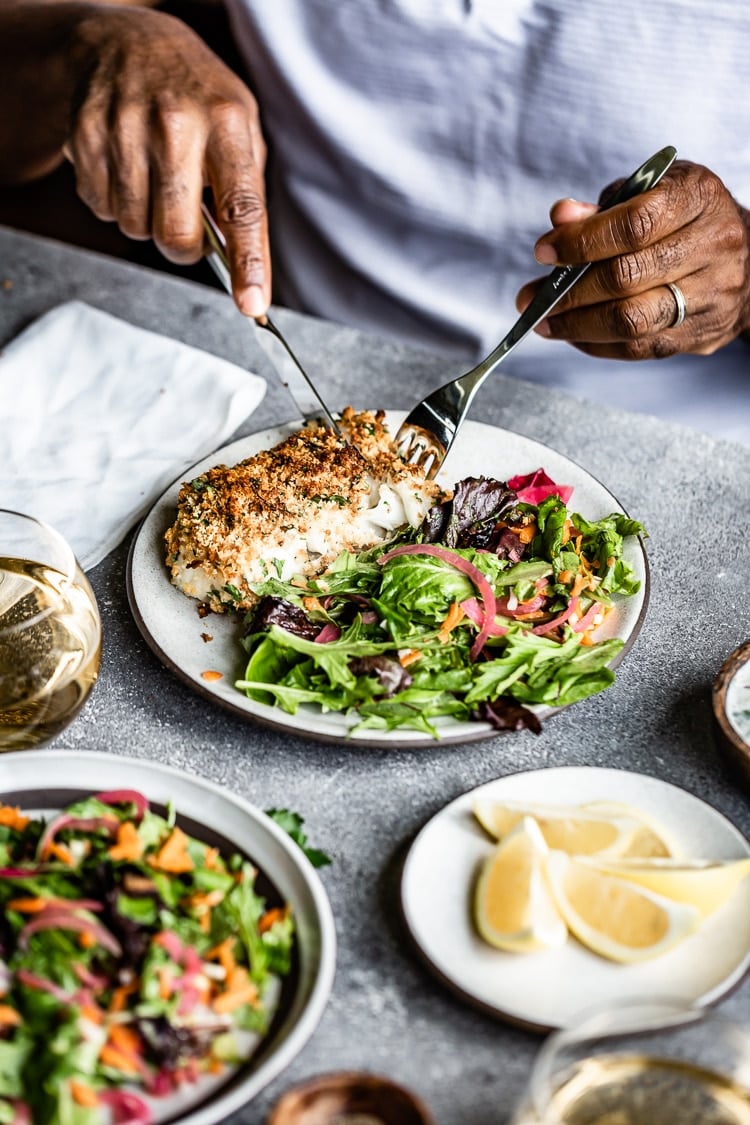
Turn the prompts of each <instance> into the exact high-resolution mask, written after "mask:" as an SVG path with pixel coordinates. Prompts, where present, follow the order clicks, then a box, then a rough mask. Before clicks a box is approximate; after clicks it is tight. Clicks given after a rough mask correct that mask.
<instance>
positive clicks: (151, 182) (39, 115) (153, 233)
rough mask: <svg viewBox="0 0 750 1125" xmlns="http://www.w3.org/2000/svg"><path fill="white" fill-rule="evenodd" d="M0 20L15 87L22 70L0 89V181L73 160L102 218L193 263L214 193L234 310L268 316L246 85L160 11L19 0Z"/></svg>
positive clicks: (260, 200)
mask: <svg viewBox="0 0 750 1125" xmlns="http://www.w3.org/2000/svg"><path fill="white" fill-rule="evenodd" d="M0 21H2V22H0V33H2V32H3V31H4V30H7V34H6V36H5V42H6V45H7V53H8V60H7V61H8V66H7V67H5V70H6V78H7V71H8V69H10V70H12V71H14V73H13V74H11V76H10V78H8V80H7V81H6V82H3V81H2V80H0V117H2V116H3V114H2V108H3V104H4V98H5V100H7V101H8V102H9V103H10V106H9V112H8V116H7V117H6V118H5V122H6V124H5V125H4V126H2V125H0V174H2V172H3V169H4V168H6V169H7V170H8V171H7V172H6V177H7V176H8V175H10V176H12V175H13V172H14V168H15V170H16V174H17V175H18V176H23V175H27V176H28V175H30V174H34V172H33V169H34V168H35V167H36V168H39V169H43V168H44V167H45V166H47V167H48V166H50V164H51V163H53V162H54V159H55V158H57V159H59V158H60V154H61V153H62V152H64V153H65V155H66V156H67V157H68V159H69V160H71V161H72V163H73V165H74V167H75V174H76V184H77V189H78V193H79V195H80V196H81V198H82V199H83V200H84V202H85V203H87V204H88V206H89V207H90V208H91V210H92V211H93V212H94V214H95V215H97V216H98V217H99V218H100V219H104V220H113V221H115V222H116V223H117V224H118V225H119V227H120V229H121V230H122V231H123V232H124V233H125V234H126V235H129V236H130V237H131V238H136V239H147V238H153V239H154V241H155V243H156V245H157V246H158V247H159V249H160V250H161V251H162V252H163V253H164V254H165V255H166V257H167V258H169V259H170V260H171V261H174V262H178V263H186V264H187V263H190V262H195V261H197V260H198V259H199V258H200V257H201V255H202V254H203V251H204V237H203V226H202V220H201V211H200V204H201V199H202V194H203V190H204V188H205V187H210V188H211V189H212V193H213V198H214V205H215V210H216V215H217V218H218V221H219V225H220V226H221V228H222V230H223V232H224V235H225V237H226V241H227V256H228V259H229V264H230V269H231V273H232V280H233V287H234V296H235V300H236V302H237V304H238V306H239V307H240V309H241V310H242V311H243V312H244V313H246V314H247V315H249V316H260V315H262V314H263V313H264V312H265V311H266V309H267V307H268V304H269V302H270V296H271V269H270V255H269V248H268V232H267V224H266V208H265V193H264V165H265V145H264V141H263V137H262V134H261V130H260V125H259V120H258V109H257V105H256V103H255V99H254V98H253V96H252V94H251V93H250V91H249V90H248V88H247V87H246V86H245V85H244V83H243V82H242V81H241V80H240V79H239V78H238V77H237V76H236V75H235V74H234V73H233V71H232V70H230V69H229V67H227V66H225V64H224V63H223V62H221V60H220V59H219V58H217V56H216V55H214V54H213V52H212V51H211V50H209V48H208V47H207V46H206V44H205V43H204V42H203V41H202V40H201V39H200V38H199V36H197V35H196V34H195V33H194V32H193V31H192V30H190V28H188V27H187V26H186V25H185V24H184V23H182V22H181V21H180V20H177V19H175V18H173V17H171V16H168V15H166V14H164V13H161V12H155V11H151V10H148V9H142V8H131V7H119V6H112V5H109V4H101V3H100V4H91V3H76V2H69V3H65V2H63V3H50V2H49V0H48V2H47V3H45V2H44V0H10V5H9V8H8V9H6V12H5V14H2V13H0ZM2 38H3V36H2V34H0V40H1V39H2ZM0 53H2V51H0ZM24 57H25V61H24ZM14 60H17V61H14ZM45 64H46V65H45ZM11 79H13V81H11ZM37 88H38V89H39V92H38V93H37ZM14 122H18V124H16V125H14V124H13V123H14ZM6 134H7V135H6Z"/></svg>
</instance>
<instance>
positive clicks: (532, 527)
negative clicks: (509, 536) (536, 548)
mask: <svg viewBox="0 0 750 1125" xmlns="http://www.w3.org/2000/svg"><path fill="white" fill-rule="evenodd" d="M536 533H537V526H536V524H535V523H527V524H525V525H524V526H523V527H522V528H521V529H520V531H519V532H518V538H519V539H520V540H521V542H522V543H530V542H531V540H532V539H533V538H534V536H535V535H536Z"/></svg>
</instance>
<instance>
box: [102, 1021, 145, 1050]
mask: <svg viewBox="0 0 750 1125" xmlns="http://www.w3.org/2000/svg"><path fill="white" fill-rule="evenodd" d="M109 1041H110V1043H111V1044H112V1046H113V1047H118V1048H119V1050H121V1051H127V1052H128V1053H129V1054H133V1055H135V1054H140V1052H141V1041H140V1038H139V1037H138V1032H137V1031H133V1029H132V1027H127V1026H126V1025H125V1024H124V1023H113V1024H112V1025H111V1026H110V1029H109Z"/></svg>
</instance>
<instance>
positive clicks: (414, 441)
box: [396, 418, 446, 480]
mask: <svg viewBox="0 0 750 1125" xmlns="http://www.w3.org/2000/svg"><path fill="white" fill-rule="evenodd" d="M396 448H397V451H398V455H399V457H400V458H401V460H402V461H405V462H406V463H407V464H408V465H415V466H417V467H418V468H419V469H421V471H422V472H423V473H424V475H425V477H426V478H427V479H428V480H431V479H432V477H434V476H435V474H436V473H437V471H438V469H439V468H440V465H441V464H442V462H443V458H444V457H445V452H446V450H445V447H444V446H443V445H442V443H441V442H439V441H438V440H437V438H436V436H435V435H434V434H432V433H430V432H429V431H428V430H425V429H424V428H423V427H421V426H418V425H416V424H413V423H410V422H409V419H408V418H407V419H406V420H405V421H404V422H403V423H402V425H401V427H400V429H399V431H398V433H397V434H396Z"/></svg>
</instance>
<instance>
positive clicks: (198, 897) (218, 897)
mask: <svg viewBox="0 0 750 1125" xmlns="http://www.w3.org/2000/svg"><path fill="white" fill-rule="evenodd" d="M224 893H225V892H224V891H221V890H219V889H218V887H217V889H216V890H214V891H196V892H195V894H192V895H188V896H187V898H184V899H181V902H184V903H185V905H186V906H197V907H199V908H200V907H201V906H203V907H211V906H218V905H219V903H220V902H221V901H222V899H223V898H224Z"/></svg>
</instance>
